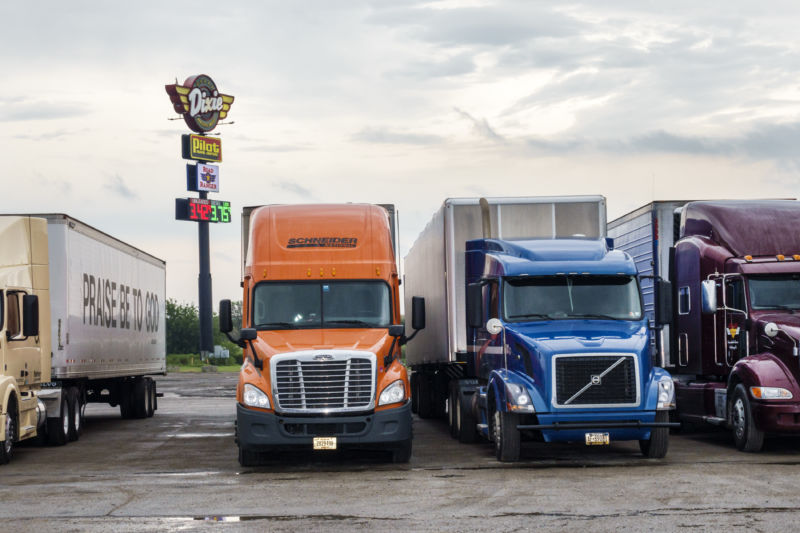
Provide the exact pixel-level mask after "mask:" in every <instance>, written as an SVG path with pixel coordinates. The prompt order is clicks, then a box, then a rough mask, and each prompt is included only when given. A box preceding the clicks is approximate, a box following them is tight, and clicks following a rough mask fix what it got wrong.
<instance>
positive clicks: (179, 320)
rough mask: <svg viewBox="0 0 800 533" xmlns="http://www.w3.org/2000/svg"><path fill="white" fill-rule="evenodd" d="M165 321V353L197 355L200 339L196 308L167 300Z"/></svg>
mask: <svg viewBox="0 0 800 533" xmlns="http://www.w3.org/2000/svg"><path fill="white" fill-rule="evenodd" d="M166 319H167V353H197V351H198V346H199V339H200V317H199V314H198V311H197V306H195V305H193V304H179V303H178V302H177V301H176V300H173V299H172V298H167V302H166Z"/></svg>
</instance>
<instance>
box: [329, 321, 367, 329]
mask: <svg viewBox="0 0 800 533" xmlns="http://www.w3.org/2000/svg"><path fill="white" fill-rule="evenodd" d="M331 324H353V325H355V326H364V327H365V328H377V327H380V326H376V325H375V324H370V323H369V322H364V321H363V320H326V321H325V325H326V326H330V325H331Z"/></svg>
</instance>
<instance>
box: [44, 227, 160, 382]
mask: <svg viewBox="0 0 800 533" xmlns="http://www.w3.org/2000/svg"><path fill="white" fill-rule="evenodd" d="M37 216H44V217H45V218H47V220H48V240H49V246H48V247H49V255H50V306H51V311H52V313H51V327H52V341H53V344H52V349H53V358H52V364H53V376H52V378H53V379H67V378H81V377H86V378H109V377H122V376H134V375H144V374H158V373H163V372H164V371H165V370H166V319H165V298H166V294H165V293H166V266H165V263H164V262H163V261H161V260H160V259H157V258H155V257H153V256H151V255H148V254H146V253H144V252H142V251H140V250H138V249H136V248H134V247H132V246H129V245H127V244H125V243H123V242H121V241H119V240H117V239H114V238H112V237H110V236H108V235H106V234H104V233H102V232H100V231H98V230H95V229H94V228H92V227H90V226H87V225H85V224H83V223H81V222H79V221H77V220H74V219H70V218H69V217H65V216H64V215H37Z"/></svg>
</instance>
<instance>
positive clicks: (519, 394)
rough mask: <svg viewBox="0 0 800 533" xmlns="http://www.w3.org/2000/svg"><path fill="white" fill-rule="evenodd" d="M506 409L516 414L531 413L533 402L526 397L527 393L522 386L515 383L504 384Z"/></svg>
mask: <svg viewBox="0 0 800 533" xmlns="http://www.w3.org/2000/svg"><path fill="white" fill-rule="evenodd" d="M506 392H507V393H508V394H507V398H508V400H509V401H508V407H509V408H510V409H511V410H512V411H516V412H518V413H533V412H534V409H533V402H532V401H531V397H530V396H529V395H528V391H527V390H525V387H523V386H522V385H517V384H516V383H506Z"/></svg>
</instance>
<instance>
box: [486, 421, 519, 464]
mask: <svg viewBox="0 0 800 533" xmlns="http://www.w3.org/2000/svg"><path fill="white" fill-rule="evenodd" d="M517 424H519V417H518V416H517V415H516V414H514V413H509V412H506V411H498V410H497V409H495V411H494V415H493V417H492V429H493V435H492V438H493V440H494V452H495V455H496V456H497V460H498V461H501V462H504V463H510V462H514V461H519V453H520V441H521V436H520V433H519V430H518V429H517Z"/></svg>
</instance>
